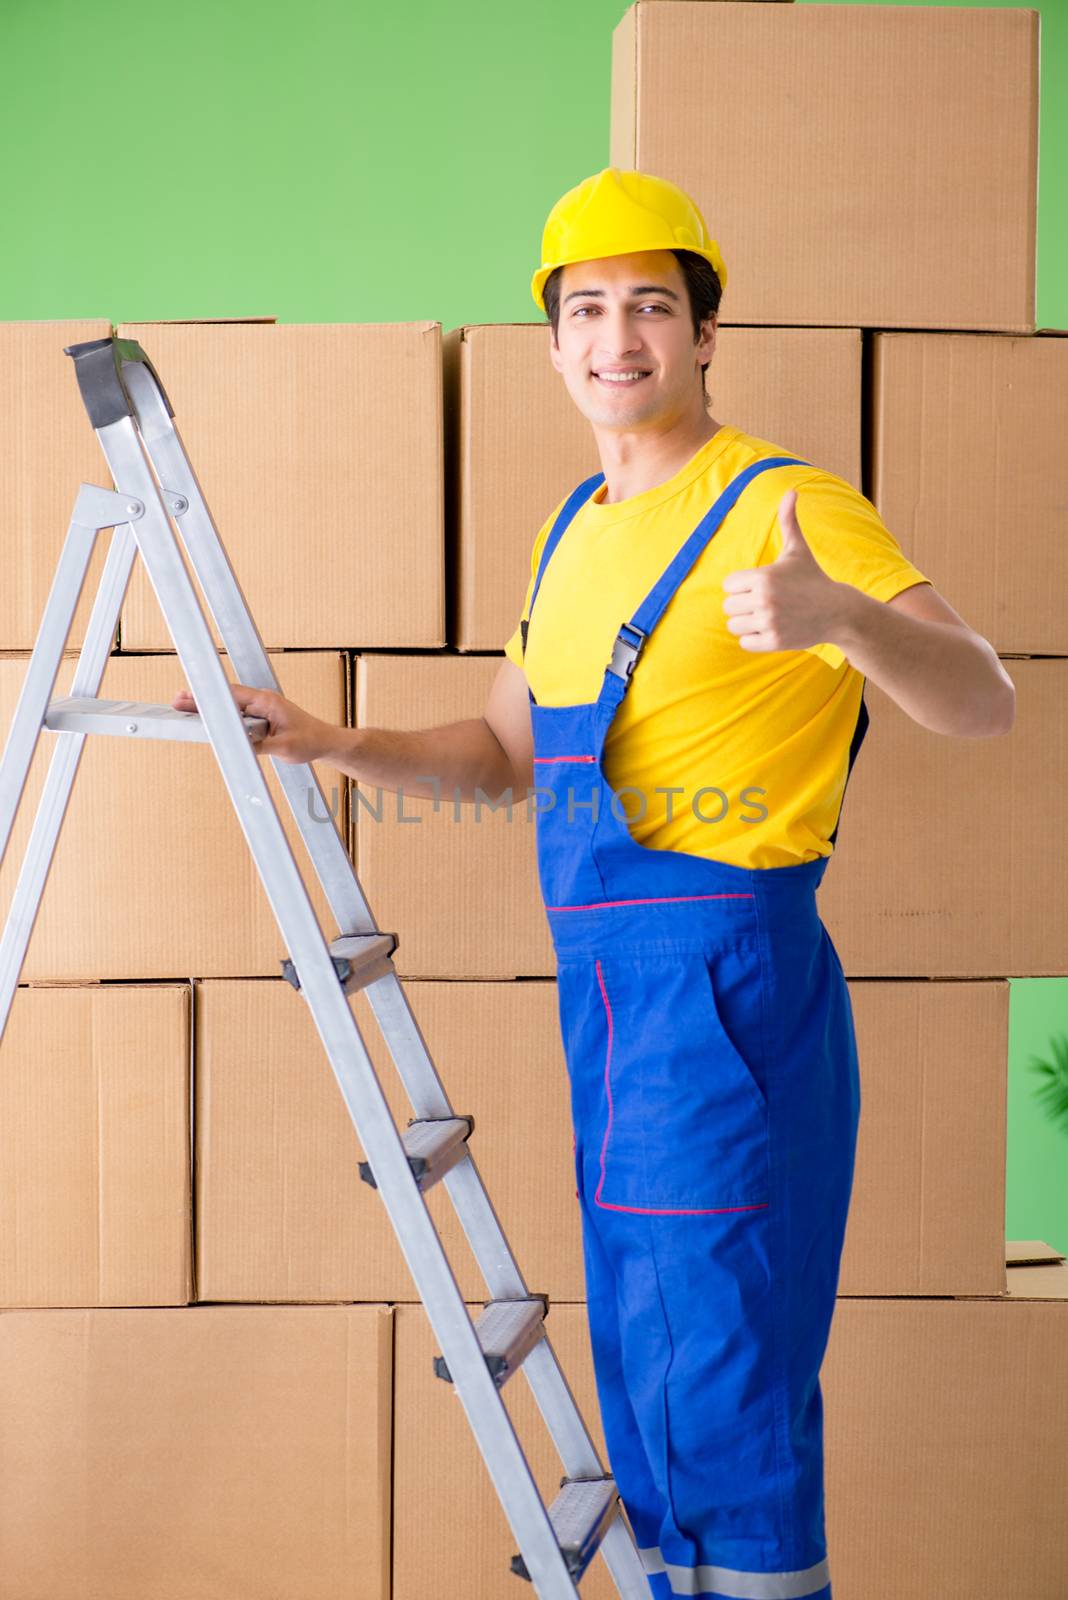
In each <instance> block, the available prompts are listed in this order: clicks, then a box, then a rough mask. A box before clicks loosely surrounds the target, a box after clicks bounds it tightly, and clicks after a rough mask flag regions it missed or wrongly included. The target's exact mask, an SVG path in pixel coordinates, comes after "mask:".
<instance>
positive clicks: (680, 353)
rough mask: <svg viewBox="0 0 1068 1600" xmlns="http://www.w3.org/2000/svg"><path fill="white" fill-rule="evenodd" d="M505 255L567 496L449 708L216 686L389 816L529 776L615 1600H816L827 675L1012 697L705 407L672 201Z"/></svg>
mask: <svg viewBox="0 0 1068 1600" xmlns="http://www.w3.org/2000/svg"><path fill="white" fill-rule="evenodd" d="M542 256H543V260H542V265H541V267H540V268H539V270H538V271H537V272H536V273H535V274H534V279H533V283H532V291H533V294H534V298H535V301H536V303H537V304H538V305H539V307H541V308H542V309H544V310H545V311H546V313H547V315H548V317H549V321H550V325H551V338H550V346H549V353H550V359H551V360H552V363H553V366H554V367H555V369H556V371H557V372H559V373H560V375H561V377H562V378H563V380H564V383H565V386H566V387H567V390H568V392H569V394H570V395H571V397H572V399H573V400H574V402H575V404H576V405H577V406H578V407H579V409H580V411H581V412H582V413H583V415H584V416H585V417H586V418H587V419H588V420H589V422H590V425H591V427H592V430H593V434H594V439H595V441H596V444H597V448H598V453H599V456H600V460H601V465H602V471H601V472H600V473H598V474H596V475H594V476H593V477H591V478H590V479H588V480H587V481H586V482H585V483H583V484H581V485H579V486H578V488H577V489H575V490H574V491H573V492H572V494H570V495H569V496H567V497H566V499H565V500H564V501H563V502H561V504H560V505H559V506H558V507H557V509H556V511H554V513H553V515H552V516H551V517H550V518H549V519H548V520H547V522H546V523H545V525H544V527H543V528H542V529H541V531H540V533H539V535H538V537H537V539H536V541H535V545H534V550H533V556H532V564H531V579H530V582H529V585H528V588H527V596H526V603H525V605H524V609H523V617H522V620H521V622H520V626H519V627H518V628H517V629H516V631H515V633H514V634H513V635H512V637H511V638H510V639H509V640H508V642H507V645H506V646H505V650H506V659H505V660H504V661H503V662H502V664H501V667H500V669H499V672H498V674H497V677H496V679H495V682H494V685H493V688H492V690H491V693H490V695H489V699H488V701H487V705H486V709H485V712H484V714H483V715H482V716H481V717H476V718H472V719H470V720H468V721H463V722H457V723H453V724H450V725H449V726H447V727H442V728H435V729H428V730H425V731H421V732H415V733H403V732H394V731H390V730H386V729H377V728H363V729H343V728H333V727H330V726H328V725H327V724H324V723H322V722H319V721H318V720H317V719H314V718H312V717H309V716H308V715H307V713H305V712H303V711H302V710H301V709H300V708H299V707H296V706H294V705H292V704H291V703H290V702H289V701H287V700H285V699H284V698H283V697H282V696H280V695H277V694H275V693H273V692H267V691H263V690H257V689H252V688H249V687H247V686H244V685H236V686H235V688H234V693H235V697H236V699H237V702H238V704H239V706H240V707H241V709H242V710H243V711H245V712H247V713H250V714H252V715H256V716H262V717H266V718H267V719H268V722H269V724H270V727H269V733H268V737H267V738H266V739H265V740H263V741H262V742H261V743H260V744H259V745H257V746H256V749H257V750H258V751H259V753H260V754H267V755H278V756H279V757H281V758H282V759H284V760H289V761H310V760H315V759H328V760H330V761H332V762H333V763H335V764H336V765H338V766H339V767H341V768H342V769H343V770H345V771H347V772H348V773H350V774H351V775H352V776H353V777H355V778H357V779H359V780H360V781H361V782H364V783H367V784H374V785H382V786H385V787H389V788H394V789H397V790H401V791H403V792H405V793H409V794H413V795H424V796H427V797H432V796H433V795H434V792H435V790H434V785H433V783H430V782H426V781H425V776H426V775H429V774H435V775H436V776H437V779H438V781H439V783H440V784H441V785H443V786H445V787H446V788H447V790H449V791H452V792H456V791H457V790H458V791H459V792H460V793H461V794H462V795H464V796H465V798H467V799H475V798H476V797H477V795H478V793H479V792H481V793H482V795H484V796H486V795H488V796H493V797H497V796H500V795H503V794H504V793H506V792H507V791H509V790H512V791H513V792H515V791H518V792H520V793H524V794H526V793H529V791H530V789H531V788H532V787H533V786H534V785H535V783H536V792H537V796H538V800H539V804H538V809H537V829H536V838H537V852H538V868H539V876H540V880H541V887H542V892H543V896H544V900H545V905H546V913H547V916H548V919H549V924H550V928H551V931H552V935H553V942H554V948H555V952H556V957H557V985H558V1003H559V1011H560V1021H561V1031H562V1037H563V1042H564V1049H565V1055H566V1059H567V1065H568V1072H569V1077H570V1089H571V1107H572V1115H573V1123H574V1133H575V1175H576V1181H577V1187H578V1197H579V1200H580V1205H581V1219H582V1238H583V1249H584V1259H585V1269H586V1287H587V1308H588V1316H589V1326H590V1336H591V1341H592V1348H593V1355H594V1362H595V1371H596V1377H597V1386H598V1394H599V1398H600V1403H601V1412H602V1419H603V1422H604V1428H605V1437H606V1441H607V1446H608V1454H609V1460H610V1463H611V1468H612V1471H613V1474H614V1476H615V1478H616V1481H617V1483H618V1486H619V1490H620V1494H621V1497H622V1500H623V1503H624V1505H625V1507H626V1509H627V1512H628V1516H629V1518H630V1521H631V1525H632V1527H633V1529H634V1532H635V1535H636V1538H637V1542H638V1545H639V1548H640V1549H641V1551H642V1557H643V1562H644V1565H645V1568H646V1571H647V1574H648V1578H649V1586H650V1590H651V1592H652V1593H653V1594H654V1595H655V1596H657V1597H659V1600H664V1597H667V1596H669V1595H687V1596H706V1597H715V1600H728V1597H729V1600H800V1597H811V1600H830V1595H831V1586H830V1574H829V1566H828V1561H827V1551H826V1539H825V1530H824V1518H823V1454H822V1452H823V1441H822V1397H821V1391H820V1386H819V1378H818V1374H819V1368H820V1365H821V1362H822V1359H823V1355H824V1351H825V1348H826V1343H827V1338H828V1334H829V1329H830V1322H831V1317H832V1314H833V1310H834V1304H835V1292H836V1288H837V1281H838V1265H839V1258H840V1253H841V1247H842V1242H843V1237H844V1231H845V1224H846V1216H847V1211H848V1205H849V1199H850V1193H851V1187H852V1178H853V1163H854V1153H855V1145H856V1134H857V1127H858V1120H859V1111H860V1085H859V1074H858V1068H857V1059H856V1048H855V1039H854V1033H853V1020H852V1013H851V1010H850V1003H849V995H848V991H847V988H846V983H845V979H844V977H843V974H842V968H841V964H840V962H839V960H838V956H837V953H836V952H835V950H834V947H833V944H832V943H831V940H830V938H829V936H828V934H827V931H826V929H825V927H824V926H823V923H822V922H821V921H820V918H819V915H818V912H817V909H816V903H815V893H816V889H817V887H818V885H819V882H820V880H821V878H822V876H823V872H824V870H825V868H826V866H827V860H828V857H829V855H830V853H831V850H832V848H833V844H834V840H835V836H836V834H837V830H838V821H839V817H840V811H841V805H842V799H843V795H844V790H845V786H846V782H847V780H848V776H849V772H850V770H851V768H852V765H853V762H854V760H855V758H856V755H857V751H858V750H859V747H860V743H861V740H862V739H863V736H864V731H865V728H866V726H867V714H866V711H865V708H864V703H863V687H864V682H865V678H866V677H870V678H872V679H873V680H874V681H875V682H876V683H878V684H879V686H880V687H881V688H882V689H883V690H884V691H885V692H886V693H887V694H888V695H890V696H891V697H892V698H893V699H894V700H895V701H896V702H897V703H898V705H900V706H901V707H902V708H903V709H904V710H905V711H906V712H907V713H908V714H909V715H910V716H911V717H913V719H914V720H915V721H917V722H919V723H920V724H921V725H922V726H924V727H926V728H928V729H931V730H933V731H935V732H941V733H949V734H955V735H957V736H966V737H986V736H990V735H994V734H998V733H1005V732H1007V731H1008V730H1009V728H1010V727H1011V726H1012V722H1013V718H1014V714H1015V695H1014V690H1013V685H1012V681H1011V679H1010V678H1009V677H1008V675H1007V674H1006V673H1005V671H1004V669H1003V668H1002V666H1001V664H1000V662H999V661H998V659H997V656H996V654H995V652H994V651H993V649H992V648H991V646H990V645H989V644H988V642H987V641H986V640H985V639H982V638H981V637H979V636H978V635H977V634H976V633H974V632H973V630H972V629H971V628H969V627H968V625H967V624H966V623H965V622H964V621H963V620H962V619H961V618H960V617H959V616H958V615H957V613H956V612H955V611H954V610H953V609H952V608H951V607H950V606H949V605H948V604H947V603H946V602H945V601H944V600H943V599H942V598H941V597H940V596H939V595H938V594H937V593H936V592H935V590H934V589H933V587H932V586H931V584H930V583H929V582H928V581H927V580H926V579H925V578H924V576H923V574H922V573H920V572H919V571H918V570H917V569H916V568H915V567H913V566H912V565H911V563H909V562H908V561H906V560H905V558H904V556H903V554H902V552H901V550H900V549H899V547H898V546H897V544H896V542H895V541H894V539H893V538H892V536H891V535H890V534H889V532H888V531H887V530H886V528H885V527H884V526H883V525H882V523H881V521H880V519H879V518H878V516H877V515H876V513H875V510H874V507H873V506H872V505H871V504H870V502H868V501H867V500H866V499H865V498H864V497H863V496H862V495H860V494H859V493H858V492H857V491H856V490H855V489H853V488H852V487H851V486H850V485H849V484H847V483H846V482H845V481H844V480H842V479H841V478H838V477H836V476H835V475H834V474H832V473H829V472H826V471H824V470H823V469H821V468H819V467H818V466H815V465H813V464H810V463H807V462H804V461H800V460H798V458H796V457H794V456H791V455H789V454H788V453H787V452H785V451H783V450H782V449H780V448H779V447H777V446H775V445H773V444H770V443H768V442H767V441H765V440H761V439H757V438H754V437H752V436H751V435H749V434H747V433H745V432H744V431H742V430H741V429H740V428H738V427H736V426H733V425H730V424H722V423H719V422H717V421H715V420H714V419H713V418H712V417H710V416H709V414H708V409H707V403H706V399H705V390H704V382H705V370H704V369H705V368H706V366H707V365H708V363H709V362H710V361H711V359H712V356H713V354H714V351H715V342H716V326H717V320H718V310H719V301H720V295H721V293H722V290H723V287H724V286H725V283H726V271H725V268H724V264H723V260H722V257H721V255H720V252H719V249H718V246H717V245H716V243H715V241H714V240H712V239H711V238H709V236H708V232H707V229H706V227H705V223H704V220H703V218H702V217H701V215H700V213H699V211H698V210H697V208H696V206H695V205H694V204H693V202H692V201H691V200H690V199H689V197H688V196H686V195H685V194H684V193H683V192H682V191H681V190H680V189H678V188H677V187H676V186H675V185H674V184H672V183H669V182H667V181H666V180H663V179H660V178H656V177H653V176H651V175H649V174H645V173H639V172H623V171H619V170H616V169H612V168H608V169H606V170H604V171H603V172H600V173H597V174H595V175H594V176H593V177H591V178H588V179H586V180H585V181H584V182H583V183H581V184H579V185H578V186H577V187H576V188H574V189H572V190H569V191H568V193H567V194H565V195H564V196H563V197H562V198H561V200H560V201H559V202H558V203H557V205H556V206H555V207H554V208H553V211H552V212H551V214H550V216H549V219H548V221H547V223H546V226H545V231H544V236H543V249H542ZM174 704H175V706H176V707H178V708H179V709H185V710H188V709H191V708H192V704H193V702H192V700H191V698H190V697H189V696H188V694H182V695H179V696H178V697H177V698H176V699H175V701H174ZM421 775H422V776H424V781H423V782H419V781H418V780H419V778H420V776H421ZM628 793H629V795H630V798H631V801H632V802H633V800H634V799H635V797H636V798H637V801H638V804H637V806H634V805H633V804H632V805H630V806H627V805H625V804H624V795H625V794H628ZM680 797H681V798H680ZM631 812H633V816H632V815H631Z"/></svg>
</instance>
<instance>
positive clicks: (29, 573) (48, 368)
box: [0, 317, 112, 650]
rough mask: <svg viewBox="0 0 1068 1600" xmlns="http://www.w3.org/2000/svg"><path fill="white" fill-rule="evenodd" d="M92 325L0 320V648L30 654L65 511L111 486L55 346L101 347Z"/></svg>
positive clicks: (93, 321)
mask: <svg viewBox="0 0 1068 1600" xmlns="http://www.w3.org/2000/svg"><path fill="white" fill-rule="evenodd" d="M110 333H111V324H110V322H108V321H107V320H106V318H105V319H101V318H99V317H78V318H72V319H70V320H68V321H62V320H57V321H53V322H0V419H2V427H0V480H2V482H3V483H4V485H5V493H4V496H3V501H2V504H0V540H2V544H3V551H4V564H5V568H6V581H5V582H4V583H3V584H2V585H0V649H2V650H32V649H33V644H34V640H35V639H36V637H37V630H38V628H39V627H40V626H41V618H42V617H43V615H44V609H45V604H46V602H47V600H48V595H49V591H50V590H51V587H52V579H53V577H54V576H55V570H56V566H57V565H58V562H59V557H60V553H61V552H62V549H63V543H64V540H65V539H66V537H67V529H68V527H69V526H70V519H71V513H72V511H73V510H74V506H75V502H76V501H77V499H78V490H79V489H80V487H81V485H82V484H83V483H91V484H99V485H101V487H104V488H108V489H110V488H111V486H112V485H111V476H110V474H109V472H108V468H107V462H106V461H105V460H104V457H103V455H102V454H101V451H100V445H99V444H98V443H97V438H96V435H95V434H94V432H93V429H92V426H91V425H90V422H89V418H88V416H87V414H86V410H85V406H84V405H83V403H82V397H81V394H80V392H79V390H78V380H77V377H76V375H75V371H74V362H73V361H72V360H71V358H70V356H68V355H65V354H64V347H65V346H66V345H72V344H82V343H84V342H85V341H87V340H89V339H106V338H107V337H108V335H109V334H110ZM108 538H109V535H107V534H104V535H102V536H101V537H99V538H98V539H97V541H96V545H95V546H94V549H93V554H92V556H91V558H90V561H89V567H88V570H87V573H86V580H85V586H84V588H83V589H82V593H81V598H80V599H79V601H78V605H77V608H76V610H75V613H74V619H73V622H72V624H71V631H70V636H69V640H68V645H69V648H70V649H71V650H80V649H81V647H82V644H83V643H84V642H85V630H86V627H87V626H88V622H89V614H90V612H91V610H92V603H93V599H94V597H95V595H96V591H97V589H98V588H99V585H100V578H101V575H102V574H103V571H104V560H105V557H106V555H107V544H108Z"/></svg>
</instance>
